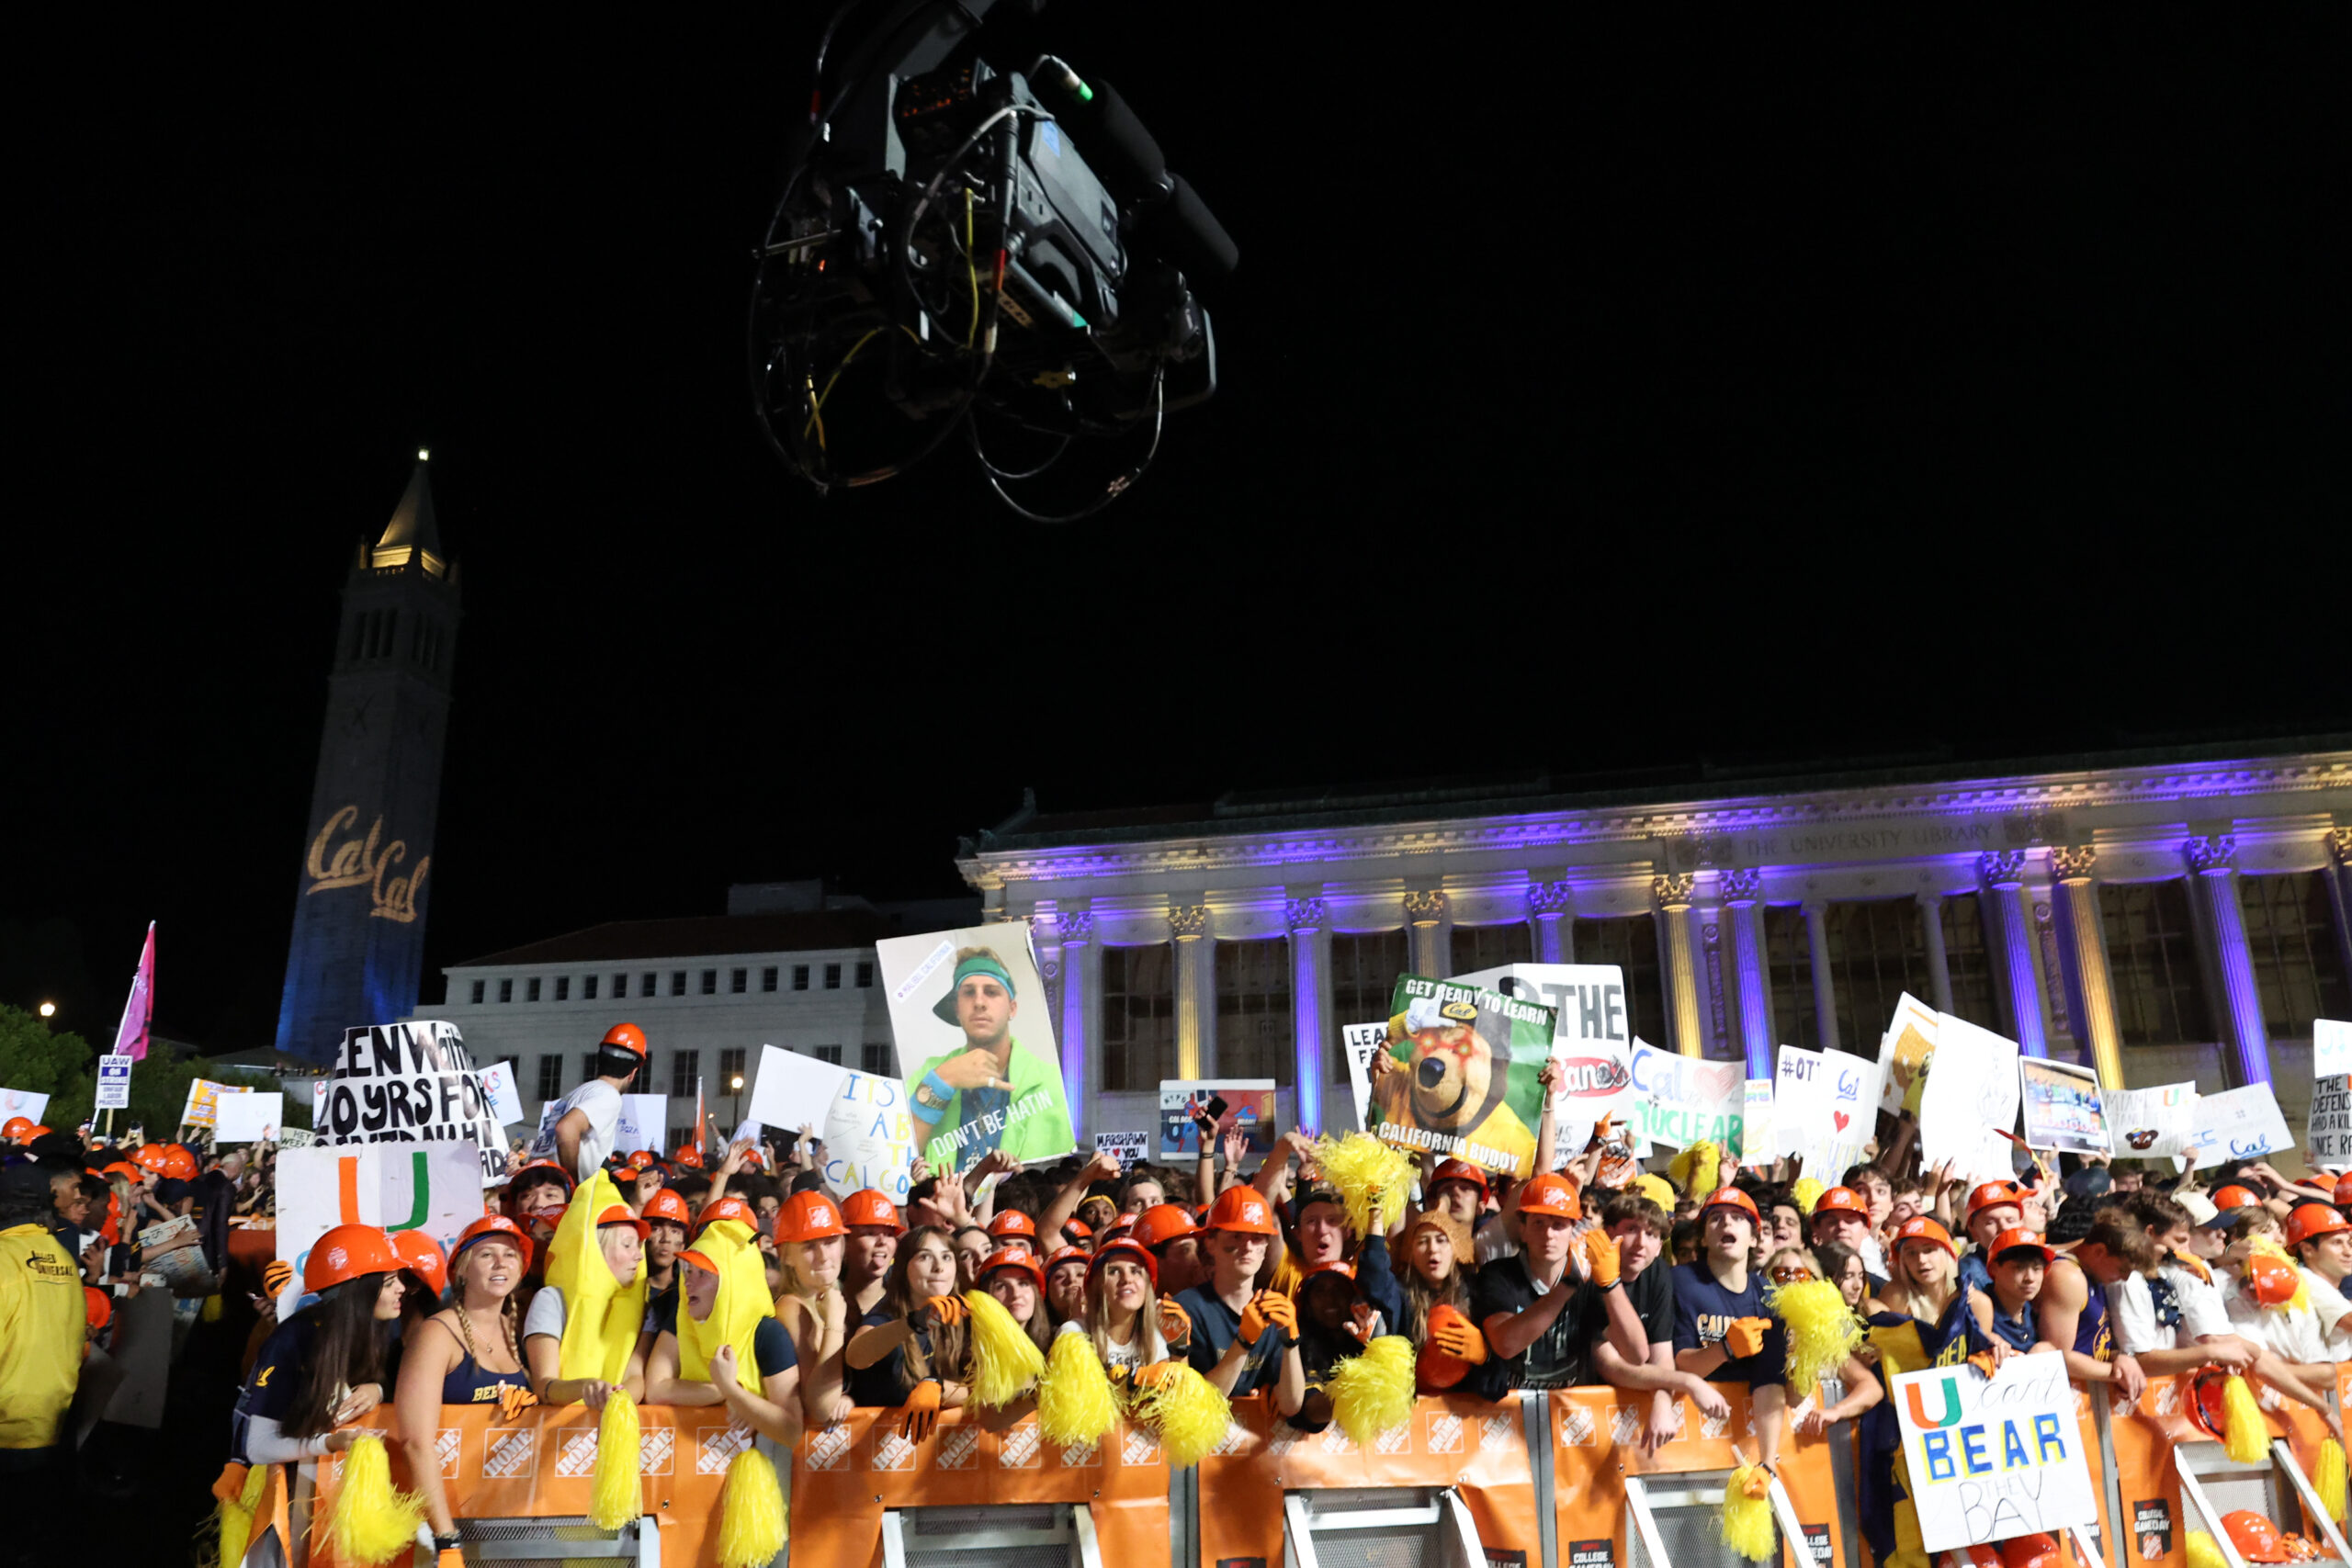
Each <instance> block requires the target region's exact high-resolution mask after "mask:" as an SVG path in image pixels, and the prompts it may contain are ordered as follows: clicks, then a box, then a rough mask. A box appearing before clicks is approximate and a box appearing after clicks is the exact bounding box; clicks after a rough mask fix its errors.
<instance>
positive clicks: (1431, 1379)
mask: <svg viewBox="0 0 2352 1568" xmlns="http://www.w3.org/2000/svg"><path fill="white" fill-rule="evenodd" d="M1469 1321H1470V1319H1469V1317H1468V1316H1467V1315H1466V1314H1464V1313H1463V1312H1461V1311H1460V1310H1459V1309H1457V1308H1454V1307H1450V1306H1447V1305H1445V1304H1444V1303H1442V1302H1441V1303H1438V1304H1437V1305H1435V1306H1432V1307H1431V1308H1430V1310H1429V1317H1428V1323H1429V1334H1428V1337H1427V1338H1426V1339H1425V1340H1424V1341H1423V1342H1422V1345H1421V1353H1420V1354H1419V1356H1417V1357H1415V1358H1414V1367H1413V1371H1414V1377H1415V1380H1416V1381H1417V1382H1419V1383H1420V1384H1421V1386H1422V1387H1424V1388H1452V1387H1453V1385H1454V1384H1456V1383H1458V1382H1461V1381H1462V1380H1463V1379H1464V1378H1465V1377H1467V1376H1469V1375H1470V1363H1469V1362H1467V1361H1465V1360H1464V1359H1461V1358H1460V1357H1459V1356H1449V1355H1447V1354H1446V1353H1445V1352H1444V1351H1443V1350H1441V1349H1439V1348H1438V1345H1437V1331H1438V1330H1439V1329H1441V1328H1442V1327H1445V1326H1446V1325H1450V1324H1456V1323H1463V1324H1466V1323H1468V1322H1469Z"/></svg>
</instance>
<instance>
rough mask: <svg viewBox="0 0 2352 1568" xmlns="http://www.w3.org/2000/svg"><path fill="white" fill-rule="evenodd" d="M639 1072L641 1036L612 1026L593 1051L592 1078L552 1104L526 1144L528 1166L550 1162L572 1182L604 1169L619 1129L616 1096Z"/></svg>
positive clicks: (641, 1067)
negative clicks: (550, 1112) (552, 1110)
mask: <svg viewBox="0 0 2352 1568" xmlns="http://www.w3.org/2000/svg"><path fill="white" fill-rule="evenodd" d="M644 1068H645V1031H643V1030H641V1029H639V1028H638V1026H637V1025H635V1024H633V1023H616V1024H615V1025H613V1026H612V1028H610V1029H608V1030H606V1031H605V1038H604V1041H603V1043H601V1044H599V1045H598V1046H597V1047H596V1076H595V1077H593V1078H590V1079H589V1080H588V1081H587V1082H586V1083H583V1084H582V1085H581V1086H580V1087H579V1088H577V1089H573V1090H572V1091H571V1093H570V1094H567V1095H565V1096H564V1097H563V1098H562V1099H561V1100H557V1101H556V1102H555V1115H554V1118H553V1119H552V1120H551V1121H549V1122H548V1124H547V1125H546V1126H544V1127H542V1128H541V1129H540V1131H539V1134H538V1136H537V1137H536V1138H534V1139H532V1140H531V1149H530V1157H531V1159H532V1161H533V1162H534V1163H537V1162H538V1161H541V1160H548V1161H552V1162H554V1163H555V1164H556V1165H557V1166H559V1167H560V1168H562V1170H563V1171H564V1172H565V1173H566V1174H567V1175H569V1176H570V1177H571V1179H572V1180H574V1181H575V1182H578V1181H585V1180H587V1179H589V1178H590V1177H591V1176H593V1175H594V1174H596V1173H597V1172H598V1171H601V1170H602V1169H604V1168H605V1157H606V1156H609V1155H610V1154H611V1153H612V1152H613V1144H614V1141H615V1139H616V1137H617V1136H618V1134H619V1132H620V1123H621V1096H622V1095H624V1094H627V1093H628V1091H629V1086H630V1085H631V1084H633V1083H635V1082H636V1081H637V1076H638V1074H639V1073H640V1072H642V1071H643V1070H644Z"/></svg>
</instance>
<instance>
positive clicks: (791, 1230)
mask: <svg viewBox="0 0 2352 1568" xmlns="http://www.w3.org/2000/svg"><path fill="white" fill-rule="evenodd" d="M848 1234H849V1227H848V1226H847V1225H844V1224H842V1212H841V1209H840V1207H839V1206H838V1205H837V1204H835V1203H834V1201H832V1200H831V1198H828V1197H826V1196H825V1195H824V1194H823V1193H822V1192H795V1193H794V1194H793V1195H792V1197H791V1199H790V1201H787V1202H786V1204H785V1205H784V1207H783V1208H781V1209H779V1210H777V1211H776V1216H775V1239H776V1245H777V1246H779V1247H781V1246H784V1245H785V1244H786V1243H788V1242H796V1241H821V1240H823V1239H824V1238H825V1237H827V1236H829V1235H848Z"/></svg>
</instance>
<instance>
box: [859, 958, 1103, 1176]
mask: <svg viewBox="0 0 2352 1568" xmlns="http://www.w3.org/2000/svg"><path fill="white" fill-rule="evenodd" d="M874 951H875V955H876V958H877V959H879V960H880V962H881V965H882V985H883V987H884V988H885V989H886V990H887V991H888V993H889V999H890V1032H891V1033H892V1034H893V1035H895V1036H896V1037H897V1039H898V1044H899V1066H901V1067H902V1068H903V1069H904V1070H905V1072H906V1075H907V1098H908V1104H909V1109H910V1111H912V1112H913V1114H914V1126H915V1142H916V1145H917V1146H918V1148H919V1149H920V1150H921V1152H922V1157H923V1158H924V1159H925V1160H928V1161H929V1162H930V1163H931V1165H932V1166H933V1168H935V1169H939V1170H969V1169H970V1168H972V1167H973V1166H974V1165H976V1164H978V1162H979V1160H980V1159H981V1157H982V1156H985V1155H987V1154H989V1153H990V1152H991V1151H993V1150H997V1149H1001V1150H1003V1151H1004V1152H1005V1153H1006V1154H1008V1155H1011V1156H1012V1157H1013V1158H1015V1159H1018V1160H1021V1161H1023V1163H1026V1162H1029V1161H1033V1160H1044V1159H1051V1158H1053V1157H1054V1156H1057V1155H1066V1154H1069V1153H1070V1152H1071V1151H1072V1150H1074V1149H1076V1148H1077V1147H1078V1139H1077V1137H1076V1136H1075V1135H1073V1134H1071V1132H1070V1121H1069V1100H1068V1098H1067V1097H1066V1095H1065V1093H1064V1091H1063V1088H1062V1064H1061V1056H1060V1054H1059V1050H1058V1047H1057V1046H1056V1044H1055V1043H1054V1019H1053V1014H1052V1013H1051V1012H1049V1011H1048V1010H1046V987H1045V983H1044V982H1043V981H1042V980H1040V979H1039V978H1038V976H1037V960H1036V957H1035V954H1034V953H1031V952H1030V951H1029V928H1028V927H1027V926H1026V925H1021V924H1015V923H1012V922H1011V921H1007V922H1004V923H1002V924H999V925H993V926H972V927H969V928H967V929H966V930H963V931H933V932H932V933H931V934H930V935H928V936H901V937H888V938H885V939H884V940H883V941H881V942H876V943H875V944H874Z"/></svg>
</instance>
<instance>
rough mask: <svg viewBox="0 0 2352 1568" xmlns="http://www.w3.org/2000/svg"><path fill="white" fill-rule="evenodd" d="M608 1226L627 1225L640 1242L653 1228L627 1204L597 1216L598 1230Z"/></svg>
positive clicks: (608, 1206)
mask: <svg viewBox="0 0 2352 1568" xmlns="http://www.w3.org/2000/svg"><path fill="white" fill-rule="evenodd" d="M722 1201H724V1202H729V1203H732V1202H736V1201H739V1200H737V1199H733V1198H729V1199H724V1200H722ZM714 1206H716V1205H714ZM606 1225H627V1226H628V1228H629V1229H631V1230H633V1231H635V1232H636V1233H637V1239H638V1240H639V1241H643V1240H644V1239H645V1238H646V1236H647V1235H649V1234H650V1232H651V1231H652V1228H653V1227H652V1226H650V1225H649V1224H646V1223H645V1222H644V1221H643V1220H640V1219H639V1218H638V1217H637V1211H636V1210H634V1209H632V1208H630V1207H629V1206H628V1204H627V1203H607V1204H605V1212H604V1213H601V1214H599V1215H597V1216H596V1228H597V1229H598V1230H603V1229H604V1228H605V1226H606ZM754 1228H757V1227H754Z"/></svg>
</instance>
